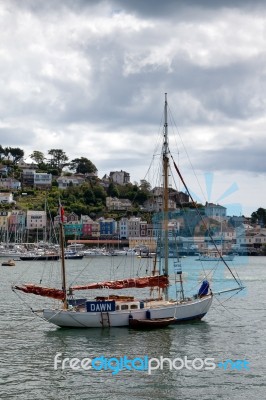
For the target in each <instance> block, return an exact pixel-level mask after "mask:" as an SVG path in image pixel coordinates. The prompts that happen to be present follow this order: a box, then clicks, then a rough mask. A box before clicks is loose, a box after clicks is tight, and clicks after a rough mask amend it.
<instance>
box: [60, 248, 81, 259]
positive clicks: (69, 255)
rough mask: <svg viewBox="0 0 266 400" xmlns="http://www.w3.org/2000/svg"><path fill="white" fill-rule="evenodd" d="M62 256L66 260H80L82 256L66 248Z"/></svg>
mask: <svg viewBox="0 0 266 400" xmlns="http://www.w3.org/2000/svg"><path fill="white" fill-rule="evenodd" d="M64 256H65V259H66V260H82V258H83V257H84V255H83V254H82V253H77V252H76V251H74V250H66V251H65V252H64Z"/></svg>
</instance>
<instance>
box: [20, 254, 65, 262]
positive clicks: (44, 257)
mask: <svg viewBox="0 0 266 400" xmlns="http://www.w3.org/2000/svg"><path fill="white" fill-rule="evenodd" d="M20 260H21V261H57V260H59V255H58V254H38V253H28V254H26V255H24V256H20Z"/></svg>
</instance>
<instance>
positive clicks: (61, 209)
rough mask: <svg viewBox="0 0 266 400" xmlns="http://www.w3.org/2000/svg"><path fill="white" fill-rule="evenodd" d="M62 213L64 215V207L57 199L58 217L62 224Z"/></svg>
mask: <svg viewBox="0 0 266 400" xmlns="http://www.w3.org/2000/svg"><path fill="white" fill-rule="evenodd" d="M64 215H65V211H64V208H63V206H62V204H61V202H60V201H59V217H60V222H61V223H62V224H63V223H64Z"/></svg>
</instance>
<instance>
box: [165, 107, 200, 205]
mask: <svg viewBox="0 0 266 400" xmlns="http://www.w3.org/2000/svg"><path fill="white" fill-rule="evenodd" d="M167 105H168V104H167ZM168 109H169V111H170V113H169V114H170V116H171V121H172V123H173V125H174V126H175V128H176V131H177V133H178V136H179V139H180V141H181V143H182V146H183V149H184V151H185V153H186V156H187V159H188V161H189V164H190V167H191V169H192V171H193V174H194V176H195V178H196V180H197V182H198V185H199V188H200V190H201V194H202V196H203V198H204V199H205V201H206V196H205V195H204V192H203V190H202V187H201V185H200V182H199V180H198V177H197V174H196V172H195V170H194V168H193V165H192V162H191V160H190V157H189V155H188V152H187V149H186V146H185V144H184V142H183V140H182V136H181V135H180V133H179V130H178V128H177V125H176V123H175V120H174V118H173V114H172V111H171V108H170V107H169V105H168Z"/></svg>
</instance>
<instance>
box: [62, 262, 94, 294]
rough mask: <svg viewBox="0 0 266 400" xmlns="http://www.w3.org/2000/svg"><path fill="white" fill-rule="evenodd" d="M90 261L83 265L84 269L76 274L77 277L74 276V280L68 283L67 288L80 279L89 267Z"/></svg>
mask: <svg viewBox="0 0 266 400" xmlns="http://www.w3.org/2000/svg"><path fill="white" fill-rule="evenodd" d="M91 262H92V260H91V259H90V260H89V261H88V262H87V264H86V265H85V267H84V268H83V269H82V270H81V271H80V272H79V273H78V275H76V276H75V278H74V279H73V280H72V281H71V282H70V283H69V285H68V286H69V287H71V286H72V285H73V284H74V283H75V282H76V281H77V279H78V278H79V277H80V275H81V274H82V273H83V272H84V271H85V270H86V269H87V268H88V267H89V265H90V264H91Z"/></svg>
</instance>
